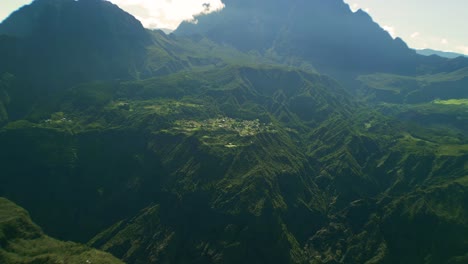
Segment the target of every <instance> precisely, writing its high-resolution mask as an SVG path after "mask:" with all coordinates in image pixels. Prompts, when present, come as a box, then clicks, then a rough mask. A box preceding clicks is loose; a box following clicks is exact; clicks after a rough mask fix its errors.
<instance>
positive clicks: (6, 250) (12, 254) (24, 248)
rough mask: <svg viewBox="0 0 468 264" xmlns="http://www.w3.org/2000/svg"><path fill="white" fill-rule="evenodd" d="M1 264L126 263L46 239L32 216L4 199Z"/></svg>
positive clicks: (0, 212)
mask: <svg viewBox="0 0 468 264" xmlns="http://www.w3.org/2000/svg"><path fill="white" fill-rule="evenodd" d="M0 245H1V247H0V262H2V263H9V264H10V263H11V264H16V263H17V264H20V263H44V264H48V263H50V264H52V263H77V264H78V263H106V264H114V263H115V264H117V263H122V262H121V261H119V260H118V259H116V258H115V257H113V256H112V255H110V254H108V253H104V252H100V251H97V250H95V249H91V248H89V247H86V246H84V245H80V244H77V243H72V242H62V241H59V240H56V239H53V238H51V237H48V236H46V235H45V234H44V233H43V232H42V230H41V229H40V228H39V227H38V226H37V225H36V224H34V223H33V222H32V221H31V219H30V218H29V214H28V213H27V212H26V211H25V210H24V209H23V208H21V207H19V206H17V205H16V204H14V203H12V202H11V201H9V200H7V199H4V198H0Z"/></svg>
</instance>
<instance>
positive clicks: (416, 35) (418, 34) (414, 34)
mask: <svg viewBox="0 0 468 264" xmlns="http://www.w3.org/2000/svg"><path fill="white" fill-rule="evenodd" d="M420 35H421V33H419V32H414V33H413V34H411V38H413V39H414V38H417V37H419V36H420Z"/></svg>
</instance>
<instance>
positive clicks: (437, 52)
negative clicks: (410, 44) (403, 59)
mask: <svg viewBox="0 0 468 264" xmlns="http://www.w3.org/2000/svg"><path fill="white" fill-rule="evenodd" d="M416 52H417V53H418V54H421V55H424V56H431V55H437V56H439V57H444V58H449V59H454V58H457V57H460V56H462V57H468V55H464V54H460V53H455V52H447V51H440V50H433V49H420V50H416Z"/></svg>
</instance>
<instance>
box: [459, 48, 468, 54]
mask: <svg viewBox="0 0 468 264" xmlns="http://www.w3.org/2000/svg"><path fill="white" fill-rule="evenodd" d="M457 52H460V53H463V54H466V55H468V46H458V47H457Z"/></svg>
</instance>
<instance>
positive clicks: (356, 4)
mask: <svg viewBox="0 0 468 264" xmlns="http://www.w3.org/2000/svg"><path fill="white" fill-rule="evenodd" d="M349 7H350V8H351V11H353V12H356V11H358V10H359V4H358V3H352V4H351V5H350V6H349Z"/></svg>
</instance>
